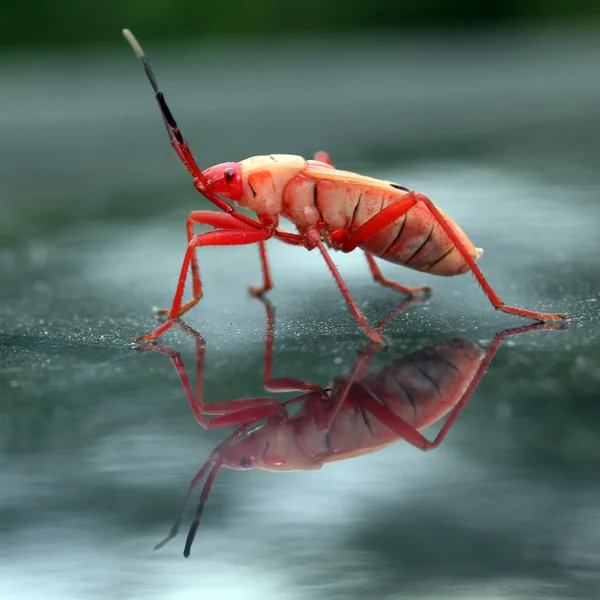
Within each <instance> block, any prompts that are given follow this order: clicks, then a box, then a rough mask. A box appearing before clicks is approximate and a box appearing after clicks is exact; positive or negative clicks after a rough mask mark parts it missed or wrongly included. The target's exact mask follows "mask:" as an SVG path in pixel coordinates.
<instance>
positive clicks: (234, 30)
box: [0, 0, 600, 49]
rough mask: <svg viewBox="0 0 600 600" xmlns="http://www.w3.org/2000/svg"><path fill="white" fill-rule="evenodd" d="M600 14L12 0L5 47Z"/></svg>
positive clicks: (408, 3) (368, 1) (557, 6)
mask: <svg viewBox="0 0 600 600" xmlns="http://www.w3.org/2000/svg"><path fill="white" fill-rule="evenodd" d="M598 16H600V3H599V2H597V1H594V0H572V1H570V2H568V1H564V0H547V1H544V0H504V1H501V2H498V1H496V2H481V1H479V0H454V1H452V2H448V1H446V0H421V1H420V2H414V1H412V0H396V1H390V0H347V1H340V0H335V1H323V0H304V1H303V2H301V3H298V2H282V1H280V0H252V1H247V0H227V1H224V0H215V1H211V2H200V1H198V0H154V1H152V2H144V1H143V0H128V1H124V2H115V1H111V2H102V1H100V0H91V1H87V2H82V1H74V0H62V1H56V0H29V1H27V2H6V3H4V5H3V7H2V19H1V20H0V47H2V48H4V49H10V48H15V47H21V48H28V47H36V46H37V47H40V46H57V47H63V46H73V45H90V44H98V43H104V42H112V41H114V38H115V36H116V35H117V32H118V31H119V29H120V28H121V27H130V28H132V29H133V28H135V31H136V33H137V35H139V36H141V37H143V39H146V40H168V41H171V40H186V39H193V40H196V41H199V40H210V39H211V38H218V37H221V36H223V35H235V36H239V35H241V36H244V37H246V36H249V37H253V36H261V37H264V36H272V37H281V36H287V35H288V34H291V33H293V34H306V33H312V32H315V33H316V32H318V33H329V32H355V31H369V30H370V31H380V30H406V29H409V28H417V29H418V28H443V27H446V26H451V27H453V28H455V27H457V26H458V27H465V28H469V27H473V26H476V25H481V24H507V23H514V24H518V25H531V24H551V25H556V26H558V27H562V26H564V25H565V24H567V23H568V22H570V21H575V22H581V21H588V20H589V19H590V18H598Z"/></svg>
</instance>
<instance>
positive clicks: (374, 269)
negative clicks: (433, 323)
mask: <svg viewBox="0 0 600 600" xmlns="http://www.w3.org/2000/svg"><path fill="white" fill-rule="evenodd" d="M365 258H366V259H367V262H368V263H369V268H370V269H371V274H372V275H373V279H374V280H375V281H376V282H377V283H379V284H381V285H383V286H386V287H390V288H392V289H394V290H396V291H398V292H402V293H403V294H406V295H407V296H409V297H412V296H415V295H420V296H423V297H424V298H425V299H426V298H429V296H431V288H430V287H428V286H422V287H415V288H410V287H407V286H405V285H402V284H401V283H396V282H395V281H390V280H389V279H386V278H385V277H384V276H383V273H382V272H381V271H380V269H379V267H378V266H377V263H376V262H375V259H374V258H373V257H372V256H371V255H370V254H369V253H368V252H365Z"/></svg>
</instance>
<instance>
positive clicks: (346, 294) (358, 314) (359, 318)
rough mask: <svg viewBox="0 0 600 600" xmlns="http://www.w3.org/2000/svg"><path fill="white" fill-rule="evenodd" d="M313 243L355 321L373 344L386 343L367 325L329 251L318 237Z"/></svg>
mask: <svg viewBox="0 0 600 600" xmlns="http://www.w3.org/2000/svg"><path fill="white" fill-rule="evenodd" d="M313 243H314V247H316V248H318V249H319V252H321V256H323V258H324V259H325V262H326V263H327V266H328V267H329V270H330V271H331V274H332V275H333V278H334V279H335V282H336V283H337V284H338V287H339V288H340V291H341V292H342V295H343V296H344V298H345V300H346V302H347V303H348V307H349V308H350V311H351V312H352V315H353V316H354V318H355V319H356V322H357V323H358V325H359V326H360V328H361V329H362V330H363V331H364V332H365V333H366V334H367V336H368V337H369V339H370V340H371V341H372V342H374V343H375V344H378V345H380V346H385V345H387V342H386V341H385V338H384V337H383V335H382V334H381V333H380V332H379V331H376V330H375V329H373V327H371V326H370V325H369V323H368V322H367V319H366V317H365V315H364V314H363V312H362V311H361V310H360V308H359V307H358V304H356V300H354V298H353V297H352V294H350V290H349V289H348V286H347V285H346V283H345V282H344V280H343V279H342V276H341V275H340V272H339V271H338V269H337V267H336V266H335V264H334V263H333V261H332V260H331V256H329V253H328V252H327V249H326V248H325V246H324V244H323V242H322V241H321V239H320V237H319V239H316V238H315V239H314V240H313Z"/></svg>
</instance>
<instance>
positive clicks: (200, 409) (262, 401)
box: [139, 321, 281, 429]
mask: <svg viewBox="0 0 600 600" xmlns="http://www.w3.org/2000/svg"><path fill="white" fill-rule="evenodd" d="M175 325H177V326H178V327H180V328H181V329H183V330H184V331H185V332H186V333H188V334H190V335H192V336H193V337H195V338H196V394H195V395H194V392H193V391H192V386H191V383H190V379H189V377H188V375H187V372H186V370H185V366H184V364H183V358H182V357H181V354H180V353H179V352H177V351H176V350H174V349H173V348H169V347H167V346H161V345H160V344H156V343H154V344H144V345H142V346H140V347H139V350H140V351H141V352H160V353H161V354H166V355H167V356H168V357H169V358H170V359H171V363H172V364H173V366H174V367H175V371H176V373H177V375H178V377H179V380H180V381H181V385H182V386H183V389H184V392H185V395H186V398H187V400H188V403H189V405H190V407H191V408H192V411H193V413H194V416H195V417H196V421H198V423H199V425H201V426H202V427H203V428H204V429H218V428H222V427H232V426H239V425H241V424H243V423H247V422H248V421H249V420H251V419H262V418H264V417H266V416H268V415H269V414H271V413H272V412H273V410H274V408H277V407H279V406H280V405H281V403H280V402H279V400H278V399H277V398H264V397H260V398H243V399H241V400H230V401H227V402H218V403H215V404H205V403H204V399H203V396H204V394H203V383H204V353H205V341H204V338H203V337H202V336H201V335H200V334H199V333H198V332H197V331H196V330H195V329H193V328H192V327H190V326H189V325H186V324H185V323H184V322H183V321H177V322H176V323H175ZM204 415H219V417H217V418H213V419H206V418H205V417H204Z"/></svg>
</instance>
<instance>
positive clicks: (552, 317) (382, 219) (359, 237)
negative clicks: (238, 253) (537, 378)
mask: <svg viewBox="0 0 600 600" xmlns="http://www.w3.org/2000/svg"><path fill="white" fill-rule="evenodd" d="M417 202H422V203H423V204H424V205H425V206H426V207H427V208H428V209H429V211H430V212H431V214H432V216H433V217H434V218H435V220H436V221H437V222H438V223H439V225H440V227H441V228H442V229H443V230H444V232H445V233H446V235H447V236H448V237H449V238H450V240H451V241H452V243H453V244H454V246H455V247H456V249H457V250H458V251H459V252H460V254H461V256H462V257H463V258H464V260H465V262H466V263H467V264H468V265H469V268H470V269H471V271H472V272H473V275H475V278H476V279H477V281H478V282H479V284H480V285H481V287H482V288H483V291H484V292H485V294H486V296H487V297H488V298H489V300H490V302H491V303H492V304H493V305H494V308H496V309H497V310H500V311H502V312H505V313H508V314H513V315H518V316H520V317H526V318H528V319H535V320H536V321H541V322H543V323H545V322H547V321H566V320H567V319H568V316H567V315H565V314H562V313H542V312H536V311H531V310H525V309H522V308H517V307H516V306H508V305H506V304H504V302H503V301H502V300H501V299H500V297H499V296H498V294H496V292H495V291H494V290H493V289H492V287H491V286H490V284H489V283H488V282H487V280H486V278H485V277H484V275H483V273H482V271H481V269H480V268H479V267H478V266H477V264H476V263H475V261H474V260H473V258H472V257H471V255H470V254H469V252H468V251H467V249H466V248H465V247H464V245H463V244H462V242H461V241H460V239H459V238H458V236H457V235H456V233H455V232H454V231H453V230H452V228H451V227H450V225H448V223H447V222H446V220H445V219H444V218H443V217H442V215H441V214H440V212H439V210H438V209H437V208H436V206H435V204H434V203H433V202H432V201H431V200H430V199H429V198H428V197H427V196H426V195H425V194H423V193H421V192H418V191H416V190H412V191H410V192H408V193H407V194H405V195H404V196H402V197H401V198H399V199H398V200H396V202H393V203H392V204H390V205H388V206H386V208H384V209H383V210H382V211H381V212H380V213H378V214H377V215H375V216H374V217H373V218H371V219H369V220H368V221H367V222H366V223H364V224H363V225H361V226H360V227H359V228H358V229H357V230H356V231H354V232H353V233H352V234H351V235H349V236H348V238H346V240H344V242H343V244H342V249H343V251H344V252H350V251H351V250H353V249H354V248H356V247H357V246H359V245H360V244H362V243H363V242H365V241H366V240H368V239H369V238H370V237H371V236H373V235H375V233H377V232H378V231H380V230H381V229H382V228H383V227H385V226H387V225H389V224H391V223H393V222H394V221H395V220H396V219H397V218H398V217H401V216H402V215H404V214H406V213H407V212H408V211H409V210H410V209H411V208H412V207H413V206H414V205H415V204H417Z"/></svg>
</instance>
